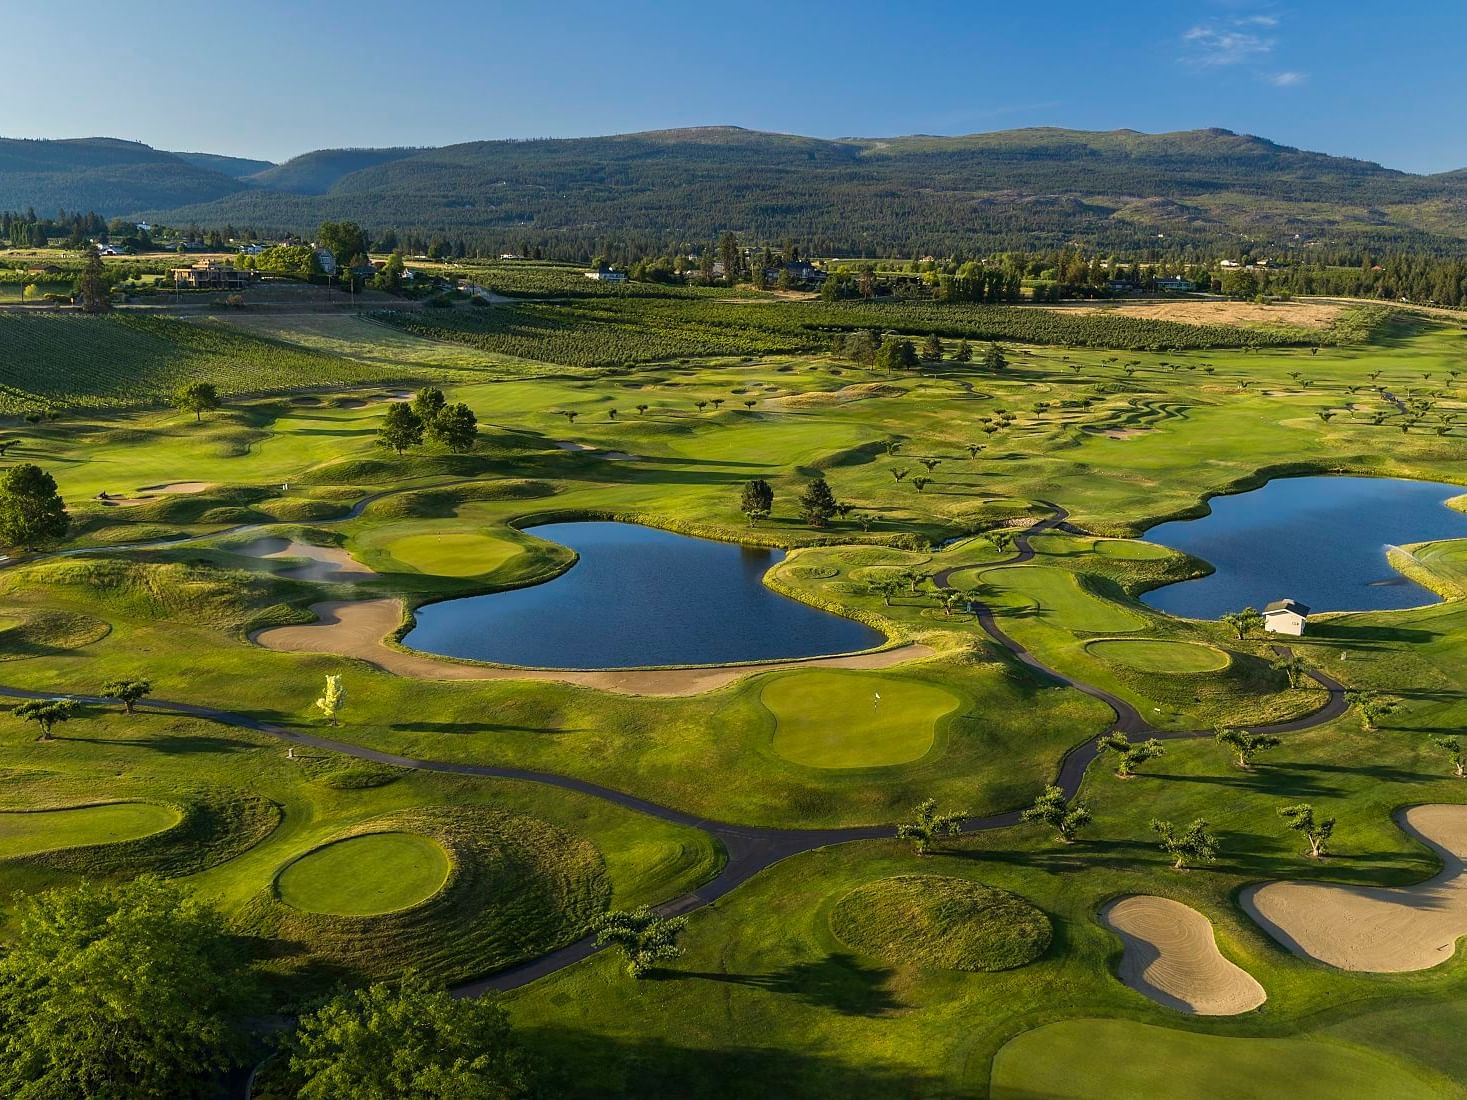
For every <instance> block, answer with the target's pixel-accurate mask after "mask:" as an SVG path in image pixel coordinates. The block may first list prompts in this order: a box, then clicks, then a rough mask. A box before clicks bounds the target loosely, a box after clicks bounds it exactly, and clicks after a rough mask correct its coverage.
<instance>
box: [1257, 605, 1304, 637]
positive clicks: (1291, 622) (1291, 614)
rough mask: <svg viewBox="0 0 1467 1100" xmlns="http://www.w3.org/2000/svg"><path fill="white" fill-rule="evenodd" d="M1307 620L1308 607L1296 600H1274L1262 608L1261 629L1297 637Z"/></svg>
mask: <svg viewBox="0 0 1467 1100" xmlns="http://www.w3.org/2000/svg"><path fill="white" fill-rule="evenodd" d="M1308 621H1309V608H1307V607H1305V606H1304V605H1303V604H1302V603H1300V602H1299V601H1298V600H1274V601H1273V603H1271V604H1269V605H1268V606H1267V607H1265V608H1264V609H1263V629H1264V630H1266V631H1268V632H1269V633H1270V634H1292V635H1293V636H1294V637H1296V638H1297V637H1299V636H1300V635H1301V634H1303V633H1304V627H1305V625H1306V624H1307V623H1308Z"/></svg>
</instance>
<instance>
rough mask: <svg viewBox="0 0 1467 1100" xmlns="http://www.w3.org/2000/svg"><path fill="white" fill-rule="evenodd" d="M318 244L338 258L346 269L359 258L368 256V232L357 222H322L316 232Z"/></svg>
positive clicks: (339, 263)
mask: <svg viewBox="0 0 1467 1100" xmlns="http://www.w3.org/2000/svg"><path fill="white" fill-rule="evenodd" d="M316 243H317V244H319V245H320V246H321V247H322V248H324V249H327V250H328V251H329V252H330V253H331V255H333V256H335V257H336V262H337V264H338V265H339V266H341V267H345V266H346V265H347V264H349V263H351V262H352V261H353V260H354V259H356V258H357V257H358V256H366V255H367V251H368V250H367V243H368V242H367V231H366V230H365V229H363V228H362V227H361V226H360V225H358V224H357V223H356V222H322V223H321V228H320V229H319V230H317V231H316Z"/></svg>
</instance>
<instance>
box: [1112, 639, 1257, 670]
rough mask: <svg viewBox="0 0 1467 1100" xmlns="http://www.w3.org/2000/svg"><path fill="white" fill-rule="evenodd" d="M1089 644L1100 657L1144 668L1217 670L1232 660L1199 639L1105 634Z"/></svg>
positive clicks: (1129, 666) (1225, 666)
mask: <svg viewBox="0 0 1467 1100" xmlns="http://www.w3.org/2000/svg"><path fill="white" fill-rule="evenodd" d="M1085 648H1086V649H1087V650H1089V651H1090V652H1091V653H1093V654H1095V656H1097V657H1102V658H1104V659H1105V660H1107V661H1113V662H1115V663H1116V664H1122V665H1125V666H1126V667H1127V668H1134V669H1139V670H1140V671H1142V672H1216V671H1217V670H1218V669H1222V668H1227V667H1228V665H1229V663H1231V661H1232V658H1231V657H1229V656H1228V655H1227V654H1226V653H1224V652H1223V651H1222V650H1220V649H1214V648H1213V647H1212V646H1210V645H1202V644H1201V643H1198V642H1173V641H1167V640H1164V639H1151V638H1114V639H1112V638H1103V639H1101V640H1099V641H1095V642H1089V643H1087V644H1086V646H1085Z"/></svg>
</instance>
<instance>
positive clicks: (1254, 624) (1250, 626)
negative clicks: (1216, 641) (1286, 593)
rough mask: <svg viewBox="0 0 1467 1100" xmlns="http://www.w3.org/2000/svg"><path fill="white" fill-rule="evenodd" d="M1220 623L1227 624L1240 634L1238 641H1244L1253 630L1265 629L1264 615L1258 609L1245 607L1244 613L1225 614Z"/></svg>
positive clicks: (1232, 612) (1230, 612) (1229, 612)
mask: <svg viewBox="0 0 1467 1100" xmlns="http://www.w3.org/2000/svg"><path fill="white" fill-rule="evenodd" d="M1218 621H1219V622H1224V623H1227V625H1228V626H1230V627H1232V628H1233V629H1234V630H1236V631H1237V632H1238V641H1240V642H1241V641H1242V640H1243V639H1244V638H1245V637H1246V636H1247V634H1248V632H1249V631H1252V630H1262V629H1263V622H1264V619H1263V615H1262V613H1261V612H1260V611H1259V610H1258V608H1256V607H1245V608H1243V610H1242V611H1227V612H1224V613H1223V615H1222V616H1221V618H1220V619H1219V620H1218Z"/></svg>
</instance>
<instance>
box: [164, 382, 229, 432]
mask: <svg viewBox="0 0 1467 1100" xmlns="http://www.w3.org/2000/svg"><path fill="white" fill-rule="evenodd" d="M219 404H220V402H219V388H218V387H217V386H215V385H214V383H213V382H190V383H189V384H188V385H186V386H180V387H179V388H178V389H176V390H174V391H173V407H174V408H176V409H178V410H179V411H180V412H191V413H193V414H194V422H195V423H198V422H199V421H200V420H202V419H204V414H205V413H206V412H210V411H212V410H213V409H217V408H218V407H219Z"/></svg>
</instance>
